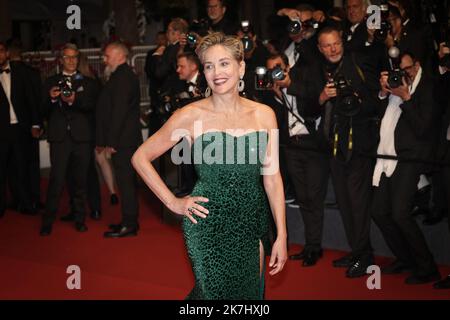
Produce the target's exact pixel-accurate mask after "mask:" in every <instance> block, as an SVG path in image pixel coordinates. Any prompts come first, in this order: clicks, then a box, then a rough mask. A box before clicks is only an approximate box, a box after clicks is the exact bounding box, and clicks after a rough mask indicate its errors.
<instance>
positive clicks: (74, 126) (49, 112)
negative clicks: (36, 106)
mask: <svg viewBox="0 0 450 320" xmlns="http://www.w3.org/2000/svg"><path fill="white" fill-rule="evenodd" d="M62 78H63V76H62V74H58V75H55V76H52V77H50V78H48V79H47V81H46V82H45V84H44V91H43V94H42V96H43V97H44V98H43V101H42V104H41V108H42V114H43V115H44V117H45V118H46V119H47V121H48V141H49V142H62V141H64V139H65V138H66V135H67V134H70V135H71V137H72V138H73V139H74V141H76V142H89V141H92V139H93V132H92V125H91V121H92V116H93V114H94V110H95V104H96V102H97V97H98V91H99V88H98V85H97V82H96V81H95V80H93V79H90V78H88V77H84V76H83V75H81V74H80V73H77V74H76V75H75V76H73V77H72V85H73V91H74V92H75V102H74V104H73V105H71V106H69V105H68V104H67V103H65V102H63V101H62V100H61V99H59V98H58V99H56V100H54V101H52V99H51V98H50V95H49V91H50V89H51V88H52V87H55V86H58V82H59V81H60V80H61V79H62Z"/></svg>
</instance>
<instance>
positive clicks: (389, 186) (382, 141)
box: [146, 0, 450, 287]
mask: <svg viewBox="0 0 450 320" xmlns="http://www.w3.org/2000/svg"><path fill="white" fill-rule="evenodd" d="M379 8H380V9H381V24H380V26H378V27H375V26H372V25H371V24H370V15H369V14H368V10H367V9H368V3H367V2H366V1H363V0H348V1H346V6H345V8H344V9H341V8H333V9H332V10H330V12H328V13H327V14H325V13H324V12H322V11H320V10H315V9H314V8H313V7H311V6H310V5H303V4H302V5H299V6H297V7H296V8H295V9H290V8H284V9H281V10H279V11H278V12H277V13H276V16H277V17H276V18H271V19H272V20H271V21H276V23H278V24H284V25H285V30H286V32H285V37H284V38H282V39H276V40H270V41H261V40H260V39H259V38H258V36H257V35H256V34H255V32H254V29H253V28H252V25H251V24H250V23H249V22H248V21H242V22H241V24H240V25H239V24H237V23H235V24H233V23H232V22H231V21H228V20H226V15H225V12H226V6H225V4H224V3H223V1H214V0H212V1H208V14H209V17H210V22H209V23H210V24H208V22H207V21H200V22H194V23H192V24H191V25H190V26H189V25H188V23H187V22H186V21H184V20H183V19H180V18H177V19H174V20H172V22H171V23H170V24H169V27H168V29H167V33H166V34H167V46H166V45H161V46H159V47H158V48H157V49H156V50H155V51H153V52H151V53H149V56H148V58H147V64H146V70H147V74H148V76H149V78H151V79H154V83H155V84H156V86H154V87H153V88H152V91H153V97H155V100H153V101H157V102H155V103H154V104H153V103H152V105H153V106H154V107H155V108H156V111H157V112H156V113H157V114H158V113H159V114H161V118H162V119H163V120H162V121H164V119H165V118H166V117H167V116H168V115H170V114H171V112H172V111H173V110H174V109H177V108H180V107H182V106H184V105H186V104H188V103H189V102H191V101H193V100H195V99H200V98H203V97H206V96H208V95H209V92H208V88H207V86H206V84H205V81H204V79H203V77H202V75H201V72H199V69H201V67H200V66H199V64H198V60H196V58H195V54H194V53H193V52H194V50H195V45H196V43H197V42H198V39H199V38H200V37H202V36H204V35H205V34H206V33H207V32H208V31H211V30H214V31H222V32H225V33H227V34H232V35H237V36H238V37H239V38H241V39H242V42H243V46H244V50H245V63H246V74H245V76H244V78H243V80H244V84H245V85H244V86H243V87H240V88H239V90H240V91H241V95H242V96H244V97H246V98H248V99H252V100H255V101H259V102H262V103H265V104H268V105H270V106H271V107H273V109H274V110H275V111H276V114H277V118H278V122H279V127H280V130H281V131H280V140H281V147H280V154H281V170H282V174H283V177H284V181H285V188H286V190H287V192H286V199H287V202H290V204H289V205H290V206H292V207H300V211H301V214H302V216H303V221H304V224H305V240H306V245H305V247H304V249H303V251H302V252H299V253H298V254H294V255H292V256H291V259H293V260H301V261H302V265H303V266H305V267H307V266H313V265H315V264H316V263H317V261H318V260H319V259H320V258H321V257H322V254H323V253H322V245H321V243H322V231H323V216H324V207H325V197H326V194H327V186H328V180H329V178H331V181H332V183H333V186H334V192H335V195H336V201H337V206H338V208H339V212H340V214H341V217H342V221H343V224H344V229H345V234H346V237H347V241H348V244H349V246H350V248H351V252H350V253H349V254H348V255H345V256H344V257H342V258H340V259H337V260H335V261H333V265H334V266H335V267H342V268H345V270H346V276H347V277H349V278H354V277H360V276H363V275H365V274H366V270H367V267H368V266H370V265H372V264H374V257H373V249H372V246H371V243H370V226H371V221H372V220H373V221H374V222H375V223H376V224H377V226H378V227H379V228H380V230H381V232H382V234H383V236H384V238H385V240H386V242H387V244H388V246H389V248H390V249H391V250H392V252H393V253H394V255H395V257H396V260H395V261H394V262H393V263H392V264H391V265H389V266H385V267H383V269H382V271H383V272H384V273H387V274H392V273H394V274H396V273H404V272H409V273H410V274H409V276H408V277H407V278H406V280H405V282H406V283H408V284H419V283H427V282H433V281H437V280H439V279H440V274H439V271H438V269H437V266H436V263H435V262H434V258H433V255H432V254H431V252H430V250H429V248H428V246H427V243H426V241H425V238H424V236H423V234H422V232H421V229H420V228H419V226H418V223H417V220H416V217H415V216H416V215H418V214H424V215H425V219H424V224H427V225H432V224H436V223H438V222H440V221H441V220H442V219H443V218H444V217H446V216H447V213H448V206H449V204H448V199H449V198H450V196H449V186H448V182H449V181H450V177H449V176H448V174H449V172H448V171H449V170H448V169H449V168H448V164H447V166H442V164H445V163H446V162H447V163H448V157H449V154H448V147H449V137H448V132H447V131H448V127H449V123H448V117H449V116H448V111H447V109H448V98H447V95H446V94H445V92H446V90H447V88H448V85H449V83H448V79H447V78H448V75H447V71H448V67H449V57H450V56H449V51H450V50H449V48H448V45H447V44H446V43H445V42H442V43H440V42H441V40H444V39H437V38H436V37H434V36H433V31H432V27H431V24H430V23H425V22H423V21H421V20H418V19H414V18H413V17H412V16H410V15H411V10H410V9H411V8H410V7H409V5H408V2H407V1H381V6H380V7H379ZM428 22H429V21H428ZM211 23H212V25H211ZM187 70H190V71H187ZM377 155H378V156H377ZM192 171H193V170H192V169H189V168H186V167H185V168H181V169H180V176H181V177H182V178H183V179H181V182H182V183H181V185H180V186H179V190H176V191H177V192H178V195H180V196H182V195H185V194H188V193H189V192H190V188H192V186H193V181H194V180H195V176H194V175H193V172H192ZM430 190H432V192H431V191H430ZM431 195H432V196H433V199H432V201H431V199H430V197H431ZM445 281H446V282H445ZM436 286H437V287H440V286H444V287H445V286H448V279H445V280H444V284H442V283H439V284H438V285H436Z"/></svg>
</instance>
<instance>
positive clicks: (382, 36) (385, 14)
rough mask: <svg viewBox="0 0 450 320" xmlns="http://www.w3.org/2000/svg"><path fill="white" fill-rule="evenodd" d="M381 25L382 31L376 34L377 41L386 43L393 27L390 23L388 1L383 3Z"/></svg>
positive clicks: (385, 0) (378, 30) (381, 5)
mask: <svg viewBox="0 0 450 320" xmlns="http://www.w3.org/2000/svg"><path fill="white" fill-rule="evenodd" d="M380 11H381V25H380V29H377V30H376V31H375V34H374V38H375V41H378V42H384V41H385V40H386V38H387V36H388V34H389V32H390V31H391V30H392V26H391V24H390V23H389V2H388V1H387V0H383V1H381V4H380Z"/></svg>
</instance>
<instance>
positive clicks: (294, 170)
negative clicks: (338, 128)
mask: <svg viewBox="0 0 450 320" xmlns="http://www.w3.org/2000/svg"><path fill="white" fill-rule="evenodd" d="M288 63H289V62H288V59H287V57H286V55H284V54H278V55H272V56H270V57H269V59H268V60H267V64H266V66H267V68H268V69H269V70H276V69H275V68H280V69H281V70H283V72H284V79H281V80H275V81H273V88H272V102H270V100H268V101H267V103H269V104H270V105H271V106H272V107H273V108H274V109H275V110H276V113H277V114H278V118H279V122H280V125H279V127H280V130H281V132H280V141H281V145H282V147H283V150H282V152H281V153H282V158H284V159H285V162H286V169H287V170H285V171H286V177H287V178H289V180H290V182H292V184H293V187H294V190H295V198H296V200H297V203H298V204H299V206H300V211H301V213H302V217H303V221H304V225H305V241H306V243H305V247H304V250H303V251H302V252H301V253H299V254H295V255H292V256H291V257H290V259H292V260H303V262H302V265H303V266H304V267H309V266H314V265H315V264H316V263H317V261H318V260H319V259H320V258H321V257H322V254H323V252H322V232H323V215H324V201H325V196H326V192H327V186H328V184H327V181H328V173H329V166H328V157H327V155H326V154H325V153H324V150H323V149H321V143H320V142H319V140H318V139H320V138H319V136H318V135H317V123H318V120H317V119H318V118H319V117H320V110H319V108H318V105H317V100H316V99H315V98H316V95H315V94H314V91H313V92H311V89H310V88H309V87H308V86H307V80H306V78H307V77H308V74H310V71H312V68H308V66H306V65H305V66H302V67H300V68H299V71H300V73H299V74H298V76H297V75H296V79H293V80H291V75H292V73H290V68H289V64H288ZM269 72H270V71H269ZM294 80H295V81H294ZM294 83H295V84H294ZM292 85H295V87H297V88H298V91H299V94H298V95H295V96H294V95H291V94H289V93H288V88H289V87H290V86H292ZM283 156H284V157H283ZM283 171H284V170H283Z"/></svg>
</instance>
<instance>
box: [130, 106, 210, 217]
mask: <svg viewBox="0 0 450 320" xmlns="http://www.w3.org/2000/svg"><path fill="white" fill-rule="evenodd" d="M193 114H195V111H194V110H192V108H191V107H185V108H182V109H180V110H177V111H176V112H175V113H174V114H173V115H172V116H171V117H170V118H169V120H168V121H167V122H166V123H165V124H164V125H163V126H162V127H161V129H159V130H158V131H157V132H156V133H155V134H154V135H152V136H151V137H150V138H149V139H148V140H147V141H146V142H144V144H142V145H141V146H140V147H139V149H138V150H137V151H136V152H135V154H134V155H133V158H132V159H131V162H132V164H133V167H134V168H135V169H136V172H137V173H138V174H139V175H140V176H141V178H142V179H143V180H144V182H145V184H146V185H147V186H148V187H149V188H150V189H151V190H152V191H153V193H154V194H155V195H156V196H157V197H158V198H159V199H160V200H161V201H162V203H163V204H164V205H165V206H166V207H167V208H169V209H170V210H171V211H173V212H175V213H177V214H180V215H186V216H187V217H188V218H189V219H190V220H191V221H192V222H193V223H197V221H196V220H195V219H194V218H193V217H192V215H191V213H193V214H195V215H197V216H199V217H201V218H206V214H208V210H207V209H205V208H204V207H202V206H200V205H199V204H197V202H207V201H208V199H206V198H203V197H193V198H191V197H185V198H177V197H175V195H174V194H173V193H172V191H170V189H169V188H168V187H167V185H166V184H165V183H164V181H163V180H162V179H161V177H160V176H159V174H158V172H157V171H156V170H155V168H154V167H153V165H152V163H151V162H152V161H153V160H155V159H157V158H158V157H160V156H161V155H163V154H164V153H165V152H166V151H168V150H169V149H170V148H172V147H173V146H174V145H175V144H177V143H178V142H179V140H180V139H181V138H182V136H183V132H184V135H187V134H188V133H189V132H190V130H189V128H190V126H192V123H193ZM177 132H180V134H177ZM190 209H191V211H189V210H190ZM192 209H194V210H192Z"/></svg>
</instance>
